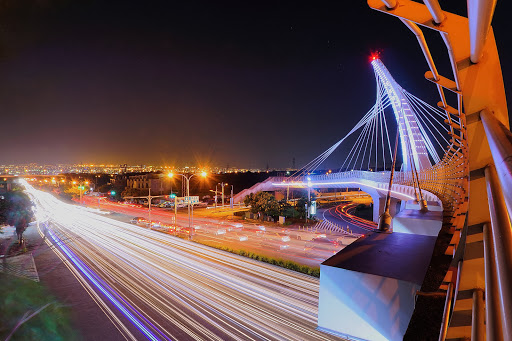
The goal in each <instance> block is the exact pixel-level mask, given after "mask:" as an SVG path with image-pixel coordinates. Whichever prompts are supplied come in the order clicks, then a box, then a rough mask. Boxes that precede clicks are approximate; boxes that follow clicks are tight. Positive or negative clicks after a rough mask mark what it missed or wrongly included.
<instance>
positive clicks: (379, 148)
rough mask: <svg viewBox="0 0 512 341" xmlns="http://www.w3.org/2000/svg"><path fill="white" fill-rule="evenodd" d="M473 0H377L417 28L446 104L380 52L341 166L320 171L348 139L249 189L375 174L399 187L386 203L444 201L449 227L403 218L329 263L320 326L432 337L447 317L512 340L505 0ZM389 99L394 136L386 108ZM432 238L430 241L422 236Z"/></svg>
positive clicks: (449, 328) (459, 326)
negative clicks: (498, 25) (396, 70)
mask: <svg viewBox="0 0 512 341" xmlns="http://www.w3.org/2000/svg"><path fill="white" fill-rule="evenodd" d="M467 4H468V8H467V17H463V16H460V15H457V14H453V13H450V12H447V11H444V10H443V9H442V8H441V6H440V4H439V2H438V1H437V0H424V1H423V3H420V2H416V1H409V0H368V5H369V6H370V8H372V9H374V10H377V11H380V12H382V13H386V14H390V15H391V16H393V17H395V18H398V19H399V20H401V21H402V23H403V24H404V25H405V26H406V27H407V28H408V29H409V30H410V31H411V32H412V34H413V35H414V38H416V40H417V42H418V44H419V47H420V49H421V51H422V52H423V55H424V57H425V61H426V66H427V67H428V69H427V71H426V72H425V78H426V79H427V80H428V81H430V82H432V83H433V85H434V86H435V88H436V90H437V92H438V94H439V99H440V100H439V102H438V103H437V106H431V105H429V104H427V103H424V102H423V101H421V100H420V99H419V98H417V97H414V96H413V95H411V94H409V93H408V92H407V91H406V90H404V89H402V88H401V87H400V86H399V84H397V83H396V82H395V81H394V80H393V78H392V77H391V76H390V74H389V72H388V71H387V70H386V69H385V68H384V67H383V65H382V63H380V61H379V60H378V58H376V59H375V61H372V65H373V67H374V70H375V72H376V79H377V100H376V104H375V106H374V107H373V108H371V109H370V111H369V112H368V113H367V114H366V115H365V116H364V117H363V119H362V120H361V121H360V122H359V124H358V125H356V127H354V129H353V130H352V131H351V132H349V134H348V135H351V134H353V133H356V132H357V131H359V134H360V135H359V136H360V138H359V139H358V140H356V143H355V144H354V145H353V147H352V150H351V152H350V154H349V157H347V158H346V159H345V160H344V161H345V164H344V165H342V166H341V167H340V169H339V170H338V171H335V172H333V173H331V174H323V175H318V174H315V172H314V171H315V170H317V169H320V168H319V167H320V166H321V164H322V163H323V162H324V161H325V159H326V158H327V157H328V156H329V155H330V154H332V152H333V151H334V150H335V149H336V148H337V147H338V146H339V145H340V144H341V143H342V142H343V140H344V139H342V140H340V141H339V142H338V143H337V144H335V145H334V146H332V147H331V148H329V149H328V150H326V151H325V152H324V153H322V154H321V155H320V156H319V157H318V158H316V159H315V160H313V161H312V162H311V163H309V164H308V165H306V166H305V167H304V168H303V169H301V171H300V172H299V173H297V174H294V176H293V177H291V178H286V179H269V180H267V181H266V182H263V183H260V184H257V185H255V186H253V188H252V189H248V190H246V191H245V192H241V193H240V195H239V196H238V200H241V199H242V198H243V196H245V195H246V194H248V192H250V191H251V190H275V188H277V187H282V188H283V187H284V188H288V187H302V188H305V189H308V188H319V187H322V186H337V185H339V186H348V183H349V182H355V183H354V184H353V185H354V187H355V186H357V187H360V186H361V183H366V184H371V185H372V186H374V187H378V188H374V190H375V191H376V192H378V193H380V195H379V197H383V196H384V194H383V192H386V190H388V193H389V194H388V193H386V195H385V196H386V201H385V205H384V207H381V205H380V204H379V205H374V206H379V208H380V209H381V210H383V211H384V213H385V212H386V211H387V210H388V209H389V206H390V205H389V203H388V201H391V200H392V199H391V198H393V197H395V198H396V199H400V198H401V199H402V200H404V197H403V196H405V195H408V196H409V197H407V198H405V199H409V198H410V197H412V198H413V199H412V200H413V201H412V203H413V204H414V202H415V201H416V202H417V204H416V205H415V207H413V206H414V205H411V206H410V207H409V209H410V210H413V209H416V211H418V212H419V211H420V210H421V211H423V212H422V213H418V214H416V215H414V216H413V217H412V218H411V219H410V220H409V221H408V222H407V223H406V224H405V225H408V226H417V225H421V222H422V220H423V221H424V220H425V216H426V215H428V214H432V205H431V203H428V201H432V200H431V199H433V198H437V202H441V203H442V208H443V213H442V216H441V217H439V218H440V221H439V222H440V223H441V228H440V230H439V233H438V235H435V236H428V235H424V234H421V233H400V232H398V233H397V232H396V231H395V227H396V226H395V224H392V225H393V229H392V231H393V232H392V233H389V231H387V232H386V233H375V234H374V235H371V236H365V237H364V238H361V239H359V240H358V241H356V242H355V243H353V244H351V245H350V246H348V247H347V248H345V249H344V250H342V251H341V252H340V253H339V254H337V255H335V256H333V257H332V258H330V259H329V260H327V261H325V262H324V263H323V264H322V267H321V289H320V303H319V321H318V324H319V328H320V329H323V330H326V331H328V332H332V333H336V334H339V335H342V336H346V337H350V338H356V339H371V340H385V339H387V340H401V339H402V338H404V336H407V335H408V336H411V337H413V338H414V337H415V338H416V339H418V338H419V339H422V337H421V336H424V339H432V334H429V333H431V329H432V325H434V326H436V325H437V326H438V335H436V338H437V337H438V338H439V340H469V339H471V340H485V339H488V340H512V322H511V321H512V225H511V222H510V216H511V213H512V191H511V190H510V189H511V188H512V161H510V160H512V142H511V141H512V134H511V133H510V130H509V117H508V109H507V105H506V97H505V91H504V85H503V78H502V74H501V66H500V60H499V56H498V50H497V47H496V41H495V38H494V33H493V29H492V27H491V25H490V24H491V21H492V17H493V13H494V9H495V5H496V1H493V0H473V1H468V2H467ZM425 29H427V30H431V31H433V32H434V33H436V34H439V36H440V38H441V40H439V42H442V43H441V44H442V46H441V47H442V48H444V49H445V50H446V53H447V56H448V62H449V65H450V66H451V72H449V73H448V74H446V73H445V74H444V75H443V74H442V73H440V72H439V71H438V69H437V67H436V63H435V61H434V58H433V57H432V55H431V53H430V49H429V44H428V42H427V39H426V38H425V36H424V34H423V30H425ZM382 31H385V28H382ZM387 107H391V109H393V110H392V111H393V115H394V122H393V123H394V127H395V132H396V131H398V133H395V135H394V136H393V133H392V130H393V129H391V128H392V127H391V126H390V123H391V120H385V115H383V112H384V109H386V108H387ZM441 117H443V119H442V120H438V118H441ZM427 118H428V119H427ZM438 123H439V124H438ZM435 128H437V130H436V129H435ZM393 137H395V139H393ZM393 140H395V141H398V142H396V143H394V142H393ZM368 144H369V146H368ZM439 144H440V146H439ZM436 153H437V156H436ZM394 161H397V162H398V165H399V164H401V166H398V165H397V164H395V166H393V163H394ZM390 165H391V167H390ZM392 170H393V171H395V170H396V172H394V174H393V176H391V171H392ZM308 173H309V174H308ZM391 177H392V178H393V179H392V180H391V181H390V178H391ZM386 179H387V180H386ZM386 182H387V184H386ZM389 189H391V191H389ZM368 191H370V192H371V189H368ZM413 193H414V194H413ZM431 195H432V196H433V197H431ZM373 196H374V195H372V197H373ZM401 196H402V197H401ZM388 197H389V198H390V199H389V200H387V198H388ZM418 199H419V200H418ZM424 201H427V203H428V205H425V203H424ZM391 206H392V205H391ZM425 206H427V207H425ZM404 211H407V206H406V207H405V210H404ZM379 213H382V212H379ZM399 214H400V213H398V214H397V215H399ZM422 215H423V216H422ZM395 220H396V217H395ZM409 232H410V231H409ZM432 238H433V239H434V241H433V242H432ZM428 243H432V249H431V250H430V252H428V251H425V248H424V247H423V246H424V245H426V244H428ZM432 250H433V251H432ZM418 269H423V270H418ZM425 269H426V270H425ZM440 299H441V300H440ZM439 302H441V303H442V305H441V306H439ZM436 306H439V307H438V308H436ZM425 320H429V322H428V323H425ZM410 321H411V323H410V324H409V322H410ZM427 324H429V325H430V327H429V328H426V327H424V326H425V325H427ZM406 333H408V334H406Z"/></svg>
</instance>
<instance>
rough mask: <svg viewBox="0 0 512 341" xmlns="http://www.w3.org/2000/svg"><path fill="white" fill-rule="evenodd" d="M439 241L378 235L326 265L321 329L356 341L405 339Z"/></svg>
mask: <svg viewBox="0 0 512 341" xmlns="http://www.w3.org/2000/svg"><path fill="white" fill-rule="evenodd" d="M436 239H437V238H436V237H434V236H425V235H414V234H409V233H396V232H394V233H391V234H379V233H373V234H370V235H368V236H366V237H363V238H360V239H358V240H357V241H355V242H354V243H352V244H351V245H349V246H347V247H346V248H344V249H343V250H341V251H340V252H339V253H338V254H336V255H334V256H333V257H331V258H329V259H327V260H326V261H324V262H323V263H322V264H321V266H320V298H319V308H318V327H319V329H321V330H324V331H326V332H330V333H333V334H337V335H339V336H341V337H345V338H349V339H355V340H402V339H403V336H404V334H405V332H406V330H407V326H408V324H409V321H410V318H411V316H412V313H413V310H414V302H415V293H416V291H417V290H419V289H420V287H421V284H422V282H423V278H424V277H425V274H426V272H427V268H428V266H429V264H430V259H431V256H432V251H433V249H434V245H435V241H436Z"/></svg>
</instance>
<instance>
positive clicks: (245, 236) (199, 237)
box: [84, 196, 355, 267]
mask: <svg viewBox="0 0 512 341" xmlns="http://www.w3.org/2000/svg"><path fill="white" fill-rule="evenodd" d="M84 203H86V204H87V205H89V207H92V208H95V207H98V205H97V198H95V197H88V196H85V197H84ZM100 207H101V209H102V210H108V211H112V212H118V213H122V214H125V215H127V217H126V218H125V219H124V221H126V222H128V221H129V219H131V218H133V217H137V216H138V217H144V218H148V210H147V207H142V206H140V205H135V204H122V203H116V202H109V201H102V203H101V206H100ZM151 217H152V220H153V221H155V220H156V221H159V222H163V223H167V224H171V225H172V226H175V225H177V226H178V229H179V230H180V232H175V230H174V227H171V228H165V227H154V228H155V229H158V230H160V231H162V232H170V233H177V234H180V235H181V236H183V234H185V233H188V232H189V230H188V229H187V227H188V217H187V215H186V214H183V213H180V212H179V211H178V216H177V224H174V211H173V210H170V209H161V208H153V210H152V214H151ZM141 226H145V224H141ZM193 226H194V229H193V237H192V239H193V240H194V241H197V242H199V243H203V244H207V245H212V246H225V247H229V248H231V249H235V250H244V251H250V252H255V253H258V254H261V255H264V256H271V257H276V258H282V259H286V260H291V261H294V262H297V263H299V264H304V265H309V266H312V267H319V266H320V264H321V263H322V262H323V261H324V260H326V259H327V258H329V257H331V256H333V255H334V254H336V253H337V252H338V251H340V250H341V249H342V248H343V247H345V246H346V245H348V244H349V243H351V242H353V241H354V240H355V238H350V237H347V236H344V235H343V234H342V233H332V234H331V235H326V237H328V238H331V239H334V240H338V241H339V243H338V244H332V245H330V246H329V247H326V248H325V249H315V250H308V251H305V248H306V244H307V242H308V241H309V240H311V239H313V238H314V237H315V236H319V235H322V234H323V233H322V232H311V231H309V232H308V231H298V230H296V229H295V230H287V229H286V228H282V227H275V226H274V227H273V226H262V225H258V224H254V223H247V222H241V221H229V220H222V219H218V218H209V217H204V216H201V217H195V218H194V224H193Z"/></svg>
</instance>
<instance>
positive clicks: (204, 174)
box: [167, 172, 207, 237]
mask: <svg viewBox="0 0 512 341" xmlns="http://www.w3.org/2000/svg"><path fill="white" fill-rule="evenodd" d="M167 175H168V176H169V178H172V177H173V176H174V173H169V174H167ZM176 175H180V176H181V177H182V178H183V179H185V181H186V184H187V208H188V228H189V232H190V237H192V234H193V232H192V231H193V229H192V221H191V219H193V217H192V218H191V215H190V179H192V177H193V176H194V175H196V173H192V174H189V175H188V176H187V175H185V174H180V173H177V174H176ZM206 175H207V174H206V172H201V177H203V178H206ZM193 212H194V211H192V214H194V213H193Z"/></svg>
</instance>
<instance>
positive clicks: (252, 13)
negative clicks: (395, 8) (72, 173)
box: [0, 0, 512, 168]
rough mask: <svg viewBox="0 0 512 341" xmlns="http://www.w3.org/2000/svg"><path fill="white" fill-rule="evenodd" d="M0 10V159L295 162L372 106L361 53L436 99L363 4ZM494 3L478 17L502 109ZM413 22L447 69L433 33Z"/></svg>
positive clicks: (394, 35) (398, 26)
mask: <svg viewBox="0 0 512 341" xmlns="http://www.w3.org/2000/svg"><path fill="white" fill-rule="evenodd" d="M454 3H455V4H454ZM0 4H1V6H0V79H1V80H0V110H1V113H2V114H1V116H0V117H1V120H2V125H1V127H2V133H1V138H2V143H1V148H0V164H9V163H28V162H38V163H74V162H83V163H97V164H99V163H114V164H116V163H128V164H147V163H153V164H162V165H176V166H180V165H186V164H199V165H206V164H208V165H212V166H220V167H225V166H226V165H229V166H231V167H249V168H265V167H266V166H267V164H268V165H269V166H270V167H271V168H285V167H291V166H292V159H293V158H294V157H295V158H296V165H297V166H299V167H300V166H302V165H303V164H304V163H306V162H308V161H310V160H311V159H312V158H314V157H315V156H317V155H318V154H320V153H321V152H322V151H324V150H325V149H327V148H328V147H329V146H331V145H332V144H333V143H335V142H336V141H337V140H338V139H340V138H341V137H343V136H344V135H345V134H346V133H347V132H348V131H349V130H350V129H351V128H352V126H353V125H354V124H355V123H356V122H357V121H358V120H359V119H360V118H361V117H362V115H364V114H365V113H366V112H367V110H368V109H369V108H370V107H371V106H372V105H373V103H374V101H375V79H374V75H373V71H372V68H371V65H370V63H369V56H370V54H371V53H372V52H373V51H381V58H382V61H383V62H384V64H385V65H386V66H387V67H388V69H389V70H390V72H391V73H392V74H393V76H394V77H395V79H396V80H397V81H398V82H399V83H400V84H401V85H402V87H404V88H405V89H407V90H408V91H409V92H411V93H413V94H415V95H417V96H418V97H420V98H423V99H424V100H427V101H429V102H430V103H431V104H435V103H437V101H438V98H437V94H436V90H435V87H434V86H432V85H431V83H430V82H428V81H426V80H425V79H424V77H423V74H424V72H425V71H427V65H426V63H425V61H424V58H423V55H422V53H421V50H420V48H419V46H418V45H417V42H416V39H415V38H414V36H413V35H412V33H410V31H409V30H408V29H407V28H406V27H405V26H404V25H403V24H402V23H401V22H400V21H399V20H396V19H394V18H392V17H391V16H389V15H385V14H382V13H378V12H375V11H373V10H371V9H370V8H369V7H368V6H367V4H366V1H348V2H347V1H330V2H324V1H309V2H305V1H304V2H301V1H289V2H285V1H279V2H276V1H257V2H256V1H253V2H243V1H228V2H226V1H220V2H217V1H204V2H202V1H180V2H174V1H110V0H109V1H94V0H89V1H73V0H69V1H65V0H61V1H52V0H46V1H43V0H40V1H28V0H27V1H0ZM448 4H450V5H452V6H460V7H462V8H464V7H465V4H466V1H465V0H464V1H449V2H448ZM441 6H442V7H443V8H446V9H448V8H447V7H445V6H446V4H445V2H441ZM504 6H505V2H504V1H498V5H497V9H496V14H495V17H494V20H493V26H494V30H495V35H496V37H497V42H498V51H499V52H500V57H501V63H502V67H503V76H504V79H505V86H506V88H507V87H508V88H509V89H508V91H507V95H508V99H509V103H510V101H511V97H510V96H511V93H510V86H511V85H510V80H511V73H512V68H511V66H510V65H508V64H507V63H506V62H505V61H510V60H511V57H512V50H511V48H510V46H512V45H511V43H512V42H511V37H510V34H509V32H508V28H507V26H506V20H507V19H505V13H506V12H507V11H506V10H505V8H504ZM452 10H453V9H452ZM458 13H460V14H465V13H464V12H460V11H459V12H458ZM424 32H425V34H426V36H427V39H428V40H429V43H430V47H431V49H432V53H433V55H434V58H435V59H436V63H437V64H438V69H439V71H440V73H441V74H443V75H446V76H451V72H449V71H448V70H449V66H448V64H447V61H448V59H447V58H446V52H445V51H444V48H442V49H439V48H435V47H436V46H437V47H443V45H442V41H441V39H440V38H439V37H438V35H434V34H429V32H427V31H425V30H424ZM348 147H349V146H346V147H345V149H346V148H348ZM345 149H344V148H343V145H342V150H341V154H340V155H337V156H336V157H337V158H338V159H335V160H333V161H331V162H332V164H333V165H334V166H336V165H338V166H339V165H341V163H342V162H341V158H342V157H343V153H344V152H345Z"/></svg>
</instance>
